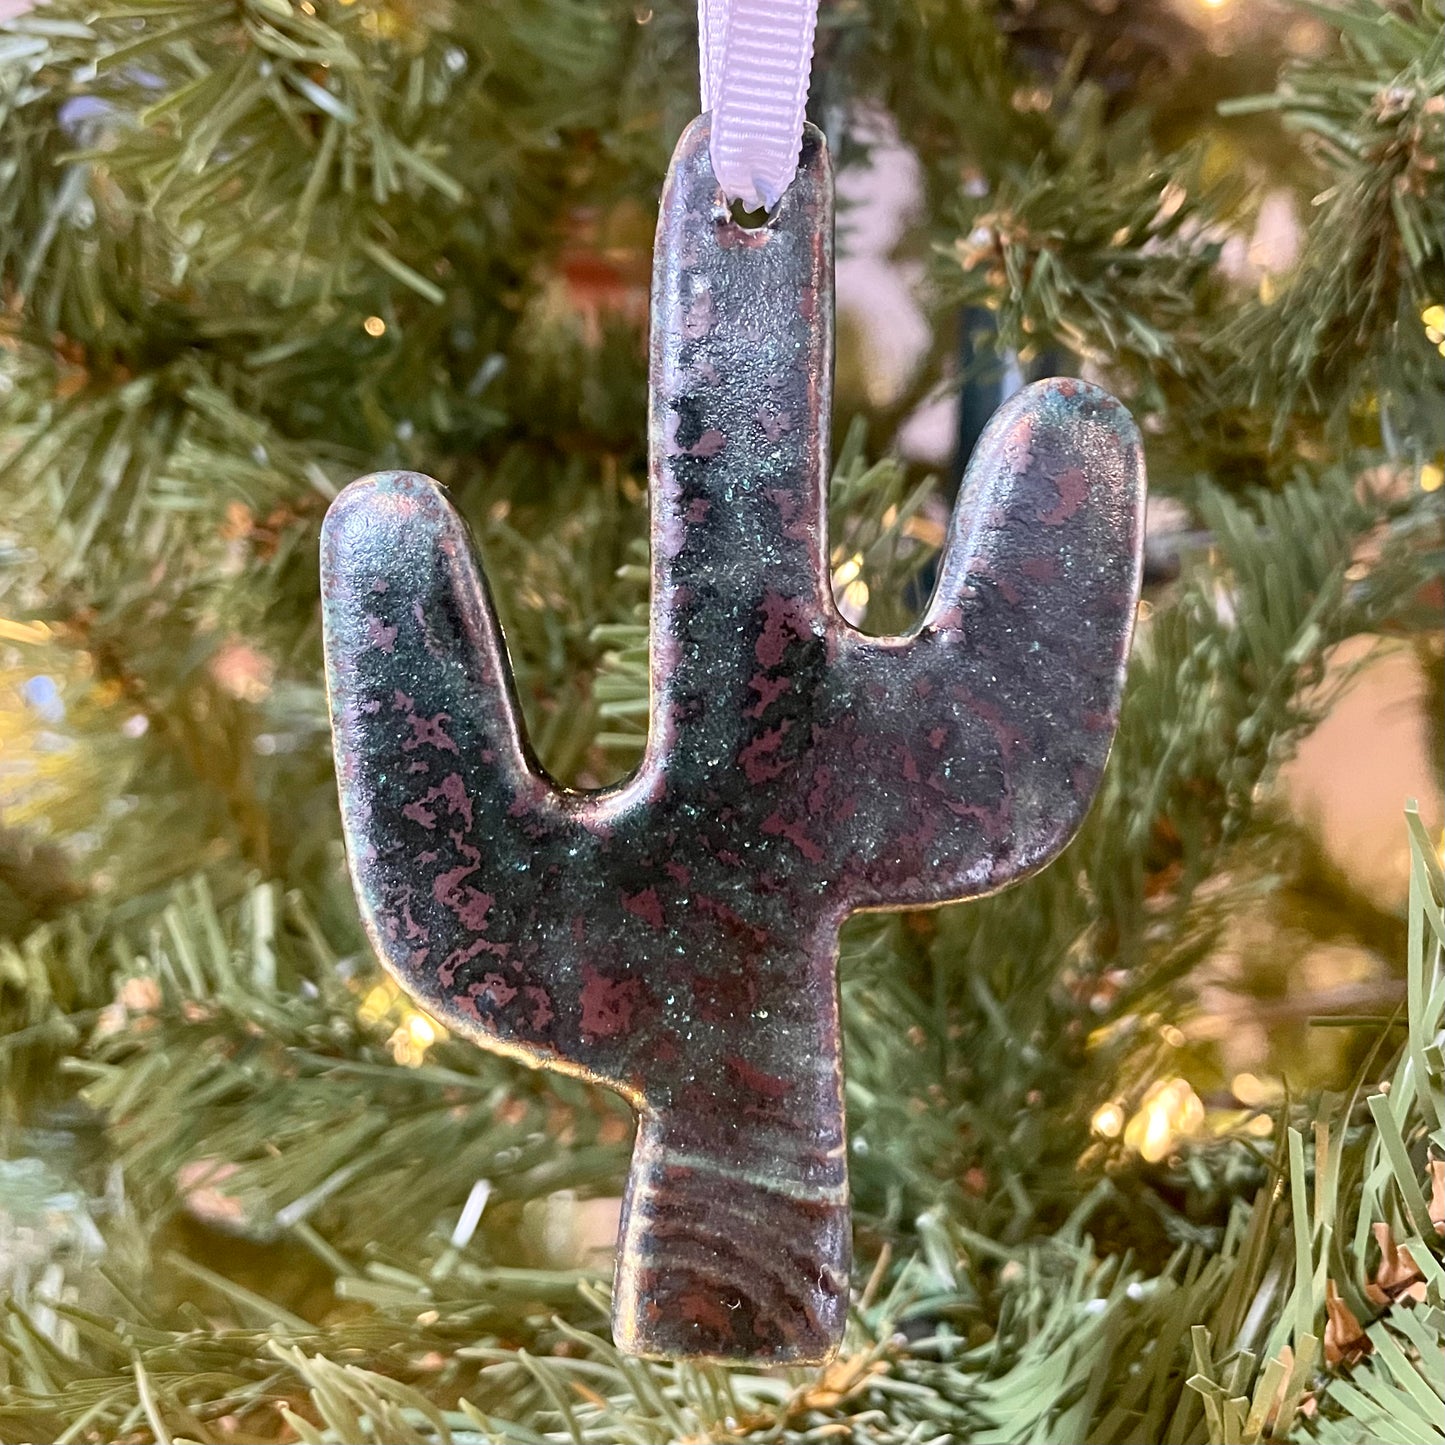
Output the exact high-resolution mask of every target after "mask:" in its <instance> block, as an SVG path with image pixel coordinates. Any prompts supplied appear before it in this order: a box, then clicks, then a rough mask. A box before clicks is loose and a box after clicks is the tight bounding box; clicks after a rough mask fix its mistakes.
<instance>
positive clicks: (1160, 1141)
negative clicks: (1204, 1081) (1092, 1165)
mask: <svg viewBox="0 0 1445 1445" xmlns="http://www.w3.org/2000/svg"><path fill="white" fill-rule="evenodd" d="M1203 1124H1204V1102H1203V1100H1201V1099H1200V1097H1199V1095H1198V1094H1196V1093H1195V1092H1194V1090H1193V1089H1192V1088H1191V1087H1190V1085H1189V1081H1188V1080H1187V1079H1180V1078H1173V1079H1160V1080H1159V1081H1158V1082H1157V1083H1155V1084H1151V1085H1150V1086H1149V1091H1148V1093H1146V1094H1145V1095H1144V1098H1143V1100H1142V1102H1141V1103H1140V1105H1139V1112H1138V1113H1137V1114H1135V1115H1134V1117H1133V1118H1132V1119H1130V1120H1129V1124H1128V1127H1127V1128H1126V1129H1125V1130H1124V1143H1125V1144H1127V1145H1128V1146H1129V1148H1131V1149H1132V1150H1134V1152H1135V1153H1136V1154H1138V1155H1139V1157H1140V1158H1141V1159H1144V1160H1146V1161H1147V1162H1148V1163H1150V1164H1157V1163H1158V1162H1159V1161H1160V1160H1161V1159H1165V1158H1167V1157H1168V1156H1169V1154H1170V1152H1171V1151H1172V1150H1173V1148H1174V1146H1175V1144H1176V1143H1178V1141H1179V1140H1180V1139H1183V1138H1187V1137H1188V1136H1189V1135H1191V1134H1195V1133H1197V1132H1198V1131H1199V1129H1200V1128H1201V1127H1202V1126H1203Z"/></svg>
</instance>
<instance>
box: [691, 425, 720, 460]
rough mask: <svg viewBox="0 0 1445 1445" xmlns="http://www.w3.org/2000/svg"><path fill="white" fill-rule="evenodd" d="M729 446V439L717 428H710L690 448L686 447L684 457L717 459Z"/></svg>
mask: <svg viewBox="0 0 1445 1445" xmlns="http://www.w3.org/2000/svg"><path fill="white" fill-rule="evenodd" d="M726 445H727V437H726V436H724V435H723V433H722V432H720V431H719V430H718V429H717V428H716V427H709V428H708V429H707V430H706V431H705V432H703V434H702V435H701V436H700V437H699V438H698V439H697V440H696V441H695V442H694V443H693V444H692V445H691V446H690V447H684V448H683V450H682V455H683V456H685V457H715V456H716V455H717V454H718V453H719V452H720V451H721V450H722V449H723V447H725V446H726Z"/></svg>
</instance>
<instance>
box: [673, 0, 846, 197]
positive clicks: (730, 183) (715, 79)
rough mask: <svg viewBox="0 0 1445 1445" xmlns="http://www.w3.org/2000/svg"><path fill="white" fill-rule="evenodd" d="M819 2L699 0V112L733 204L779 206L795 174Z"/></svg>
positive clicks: (714, 162) (717, 171)
mask: <svg viewBox="0 0 1445 1445" xmlns="http://www.w3.org/2000/svg"><path fill="white" fill-rule="evenodd" d="M817 21H818V0H697V22H698V35H699V42H700V43H699V70H700V79H701V83H702V108H703V110H705V111H708V110H710V111H711V112H712V142H711V147H710V150H711V157H712V168H713V174H714V175H715V176H716V177H717V179H718V183H719V184H720V185H721V186H722V188H723V192H724V194H725V195H726V196H727V197H728V199H729V200H738V201H741V202H742V203H743V204H744V205H745V206H747V207H748V208H749V209H750V210H755V209H757V208H758V207H759V206H765V207H766V208H767V209H768V210H772V208H773V207H774V206H775V205H777V203H778V199H779V197H780V196H781V195H782V194H783V192H784V191H785V190H787V189H788V186H789V185H790V184H791V183H792V179H793V176H794V174H795V173H796V171H797V169H798V151H799V148H800V147H801V145H802V141H803V110H804V107H805V106H806V105H807V102H808V79H809V74H810V72H811V70H812V65H813V31H814V29H815V28H816V26H817Z"/></svg>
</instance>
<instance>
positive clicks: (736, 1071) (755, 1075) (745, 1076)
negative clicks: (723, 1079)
mask: <svg viewBox="0 0 1445 1445" xmlns="http://www.w3.org/2000/svg"><path fill="white" fill-rule="evenodd" d="M723 1067H724V1068H725V1069H726V1070H727V1071H728V1074H729V1076H730V1077H731V1078H732V1079H733V1081H734V1082H735V1083H738V1084H740V1085H742V1087H743V1088H745V1089H751V1090H752V1091H753V1093H755V1094H758V1095H761V1096H762V1097H763V1098H764V1099H781V1098H783V1097H784V1096H785V1095H787V1094H790V1093H792V1091H793V1087H794V1086H793V1082H792V1080H791V1079H784V1078H780V1077H779V1076H778V1075H777V1074H769V1073H765V1072H764V1071H763V1070H762V1069H756V1068H754V1067H753V1066H752V1065H751V1064H750V1063H748V1061H747V1060H746V1059H744V1058H741V1057H740V1056H739V1055H737V1054H729V1055H728V1056H727V1057H726V1058H725V1059H724V1060H723Z"/></svg>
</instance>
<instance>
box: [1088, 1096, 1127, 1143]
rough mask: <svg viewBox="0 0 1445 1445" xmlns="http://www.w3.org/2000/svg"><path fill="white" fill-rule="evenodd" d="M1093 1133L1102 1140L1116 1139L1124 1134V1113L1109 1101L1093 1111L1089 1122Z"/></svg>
mask: <svg viewBox="0 0 1445 1445" xmlns="http://www.w3.org/2000/svg"><path fill="white" fill-rule="evenodd" d="M1089 1127H1090V1128H1091V1129H1093V1131H1094V1133H1096V1134H1098V1135H1099V1136H1100V1137H1101V1138H1104V1139H1117V1138H1118V1137H1119V1135H1120V1134H1122V1133H1123V1132H1124V1111H1123V1110H1122V1109H1121V1108H1120V1107H1119V1106H1118V1105H1117V1104H1116V1103H1114V1102H1113V1100H1112V1099H1111V1100H1110V1101H1109V1102H1108V1103H1107V1104H1100V1105H1099V1107H1098V1108H1097V1109H1095V1110H1094V1117H1093V1118H1092V1119H1091V1120H1090V1121H1089Z"/></svg>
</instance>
